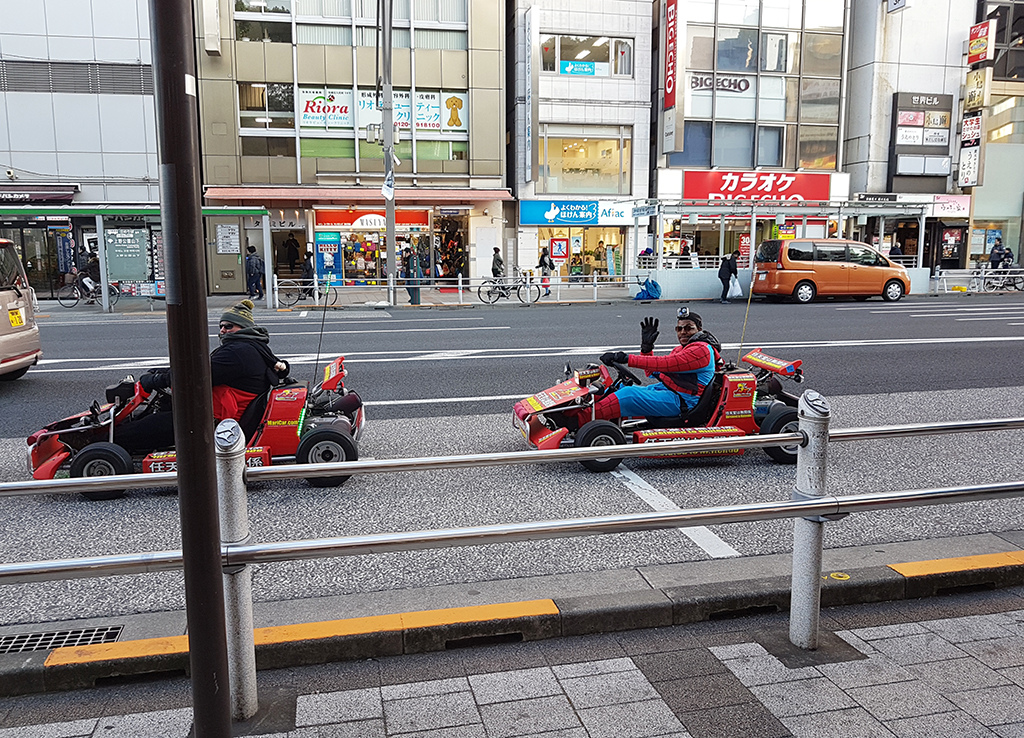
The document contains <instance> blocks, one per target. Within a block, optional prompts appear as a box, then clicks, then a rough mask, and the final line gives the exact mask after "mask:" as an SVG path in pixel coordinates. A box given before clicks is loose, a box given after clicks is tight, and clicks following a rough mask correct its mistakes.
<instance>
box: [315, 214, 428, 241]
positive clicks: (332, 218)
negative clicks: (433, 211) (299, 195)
mask: <svg viewBox="0 0 1024 738" xmlns="http://www.w3.org/2000/svg"><path fill="white" fill-rule="evenodd" d="M314 217H315V220H314V223H315V225H316V227H317V228H336V227H338V226H352V227H355V228H371V229H375V228H380V229H382V230H383V229H384V227H385V226H386V224H387V221H386V219H385V215H384V211H383V210H315V211H314ZM395 224H396V225H403V226H422V227H424V228H426V227H427V226H429V225H430V211H428V210H396V211H395ZM317 238H319V236H317Z"/></svg>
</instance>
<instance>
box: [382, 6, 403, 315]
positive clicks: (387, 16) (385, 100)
mask: <svg viewBox="0 0 1024 738" xmlns="http://www.w3.org/2000/svg"><path fill="white" fill-rule="evenodd" d="M391 3H392V0H381V2H380V8H381V14H380V15H381V18H380V20H381V26H382V33H383V36H384V38H383V40H382V43H381V52H380V56H381V67H382V69H381V93H382V95H381V100H380V109H381V127H382V128H383V129H384V130H383V134H384V186H383V187H382V188H381V194H382V195H383V196H384V217H385V232H384V235H385V239H386V241H387V253H388V282H390V283H391V284H393V285H395V287H396V289H395V293H393V302H392V304H397V303H398V296H397V294H396V293H397V279H398V273H399V270H398V241H397V240H396V238H395V103H394V100H395V96H394V88H393V87H392V84H391V10H392V8H391ZM392 277H393V278H394V279H392Z"/></svg>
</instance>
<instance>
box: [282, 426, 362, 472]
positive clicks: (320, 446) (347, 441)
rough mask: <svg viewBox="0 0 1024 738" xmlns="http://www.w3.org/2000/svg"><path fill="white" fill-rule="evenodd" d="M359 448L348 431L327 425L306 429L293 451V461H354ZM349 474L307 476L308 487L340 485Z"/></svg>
mask: <svg viewBox="0 0 1024 738" xmlns="http://www.w3.org/2000/svg"><path fill="white" fill-rule="evenodd" d="M358 458H359V450H358V449H357V448H356V442H355V441H354V440H352V436H350V435H349V434H348V433H342V432H341V431H339V430H335V429H334V428H332V427H331V426H329V425H324V426H321V427H319V428H313V429H312V430H310V431H307V432H306V433H305V434H304V435H303V436H302V440H300V441H299V448H298V450H297V451H296V452H295V461H296V462H297V463H299V464H327V463H332V462H341V461H356V460H357V459H358ZM349 476H350V475H348V474H346V475H345V476H339V477H313V478H311V479H309V478H307V479H306V481H307V482H309V486H310V487H340V486H341V485H343V484H344V483H345V482H346V480H348V478H349Z"/></svg>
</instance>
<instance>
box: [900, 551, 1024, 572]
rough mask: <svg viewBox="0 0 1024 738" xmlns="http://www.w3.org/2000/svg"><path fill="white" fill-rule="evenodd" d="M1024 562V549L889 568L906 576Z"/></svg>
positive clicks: (995, 566)
mask: <svg viewBox="0 0 1024 738" xmlns="http://www.w3.org/2000/svg"><path fill="white" fill-rule="evenodd" d="M1021 564H1024V551H1005V552H1002V553H991V554H979V555H977V556H958V557H956V558H952V559H932V560H930V561H909V562H906V563H903V564H889V568H890V569H892V570H893V571H895V572H897V573H899V574H902V575H903V576H905V577H923V576H927V575H929V574H947V573H949V572H954V571H970V570H971V569H996V568H999V567H1002V566H1020V565H1021Z"/></svg>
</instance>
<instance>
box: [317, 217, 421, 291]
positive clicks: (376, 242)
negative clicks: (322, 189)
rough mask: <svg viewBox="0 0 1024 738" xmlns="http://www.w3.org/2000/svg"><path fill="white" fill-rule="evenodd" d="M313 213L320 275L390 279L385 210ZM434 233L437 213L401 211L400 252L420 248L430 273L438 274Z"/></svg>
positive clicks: (364, 281)
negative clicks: (434, 215) (433, 220)
mask: <svg viewBox="0 0 1024 738" xmlns="http://www.w3.org/2000/svg"><path fill="white" fill-rule="evenodd" d="M313 215H314V221H313V222H314V241H315V248H314V251H313V259H314V263H315V265H316V273H317V278H318V279H321V280H323V279H327V278H328V276H329V277H330V278H331V280H332V281H340V282H342V283H344V284H347V285H376V284H381V283H386V282H387V275H388V255H389V249H388V244H387V237H386V235H385V231H386V228H387V220H386V218H385V214H384V211H383V210H379V211H378V210H356V209H355V208H351V209H348V210H333V209H332V210H328V209H316V210H314V211H313ZM431 236H432V228H431V211H429V210H396V211H395V240H396V242H397V245H398V250H399V251H403V250H404V249H405V248H406V247H408V248H411V249H413V250H415V251H416V253H417V254H418V256H419V259H420V268H421V269H422V270H423V273H424V274H431V273H432V268H433V264H434V263H435V260H436V259H435V251H434V249H433V248H432V246H433V239H432V237H431Z"/></svg>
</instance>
